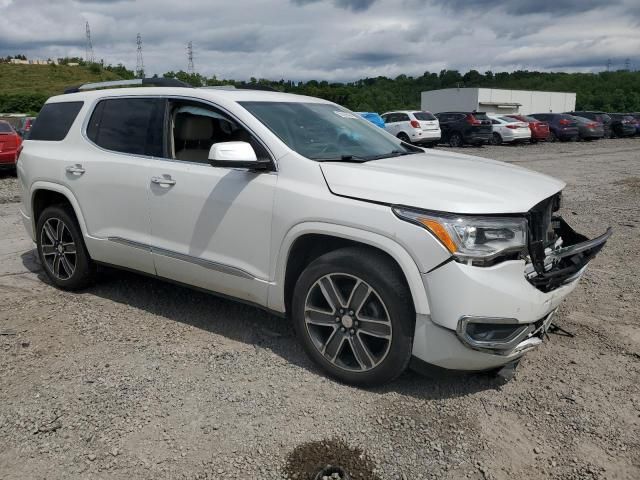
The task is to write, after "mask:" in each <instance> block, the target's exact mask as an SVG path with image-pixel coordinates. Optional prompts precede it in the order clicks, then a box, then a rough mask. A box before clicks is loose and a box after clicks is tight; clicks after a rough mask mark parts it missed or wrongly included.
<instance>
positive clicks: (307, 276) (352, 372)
mask: <svg viewBox="0 0 640 480" xmlns="http://www.w3.org/2000/svg"><path fill="white" fill-rule="evenodd" d="M369 288H370V290H369ZM332 292H333V293H332ZM345 299H347V300H345ZM351 302H353V303H351ZM363 312H365V313H363ZM292 319H293V323H294V327H295V330H296V334H297V336H298V338H299V339H300V342H301V343H302V346H303V347H304V349H305V351H306V352H307V354H308V355H309V356H310V357H311V358H312V359H313V361H314V362H315V363H316V364H318V365H319V366H320V367H321V368H322V369H323V370H324V371H325V372H327V373H328V374H329V375H330V376H332V377H333V378H335V379H337V380H339V381H341V382H344V383H348V384H351V385H358V386H374V385H382V384H384V383H387V382H390V381H392V380H394V379H395V378H397V377H398V376H399V375H400V374H401V373H402V372H403V371H404V370H405V369H406V367H407V365H408V364H409V360H410V358H411V349H412V346H413V334H414V328H415V311H414V309H413V301H412V299H411V294H410V292H409V289H408V287H407V285H406V282H405V280H404V277H403V276H402V274H401V273H400V271H399V268H398V267H397V265H395V263H394V262H393V261H392V260H391V259H389V258H387V257H386V256H384V255H383V254H380V253H377V252H375V251H372V250H369V249H367V248H359V247H349V248H343V249H340V250H336V251H333V252H330V253H327V254H325V255H323V256H321V257H319V258H318V259H316V260H314V261H313V262H312V263H311V264H310V265H309V266H308V267H307V268H306V269H305V270H304V271H303V272H302V274H301V275H300V278H299V279H298V281H297V283H296V286H295V290H294V293H293V302H292ZM367 319H369V321H368V320H367ZM372 320H377V322H375V323H374V322H373V321H372ZM368 333H373V334H375V335H369V334H368Z"/></svg>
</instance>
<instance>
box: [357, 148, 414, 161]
mask: <svg viewBox="0 0 640 480" xmlns="http://www.w3.org/2000/svg"><path fill="white" fill-rule="evenodd" d="M416 153H419V152H403V151H401V150H392V151H391V152H389V153H383V154H382V155H372V156H369V157H367V161H369V160H382V159H383V158H393V157H401V156H403V155H413V154H416Z"/></svg>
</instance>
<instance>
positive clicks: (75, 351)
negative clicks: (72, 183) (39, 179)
mask: <svg viewBox="0 0 640 480" xmlns="http://www.w3.org/2000/svg"><path fill="white" fill-rule="evenodd" d="M462 151H463V152H464V153H468V154H473V155H481V156H487V157H492V158H497V159H500V160H505V161H510V162H514V163H518V164H520V165H523V166H526V167H529V168H532V169H535V170H538V171H541V172H544V173H548V174H551V175H554V176H556V177H559V178H562V179H563V180H565V181H566V182H567V183H568V186H567V189H566V191H565V195H564V207H563V214H564V215H565V217H566V218H568V220H569V221H570V223H572V224H573V225H574V226H575V227H576V228H577V229H578V230H580V231H583V232H585V233H587V234H589V235H595V234H598V233H600V232H601V231H603V230H604V228H605V226H608V225H611V226H613V227H614V229H615V233H614V236H613V237H612V238H611V239H610V241H609V243H608V244H607V246H606V247H605V249H604V251H603V252H602V253H601V254H600V255H599V256H598V257H597V258H596V259H595V260H594V262H593V263H592V265H591V267H590V268H589V269H588V271H587V273H586V275H585V277H584V279H583V280H582V282H581V284H580V285H579V286H578V288H577V289H576V291H575V292H574V294H573V295H572V296H571V297H570V298H569V299H568V301H566V302H565V304H564V305H563V306H562V307H561V309H560V311H559V315H558V317H557V321H558V323H559V324H560V325H561V326H562V327H563V328H565V329H566V330H568V331H570V332H573V333H575V334H576V335H575V337H568V336H562V335H551V336H550V339H549V341H548V342H545V343H544V344H543V345H542V346H541V347H540V348H539V349H537V350H536V351H534V352H531V353H529V354H528V355H527V356H526V357H525V359H524V360H523V362H522V363H521V365H520V367H519V368H518V371H517V374H516V376H515V378H514V379H512V380H511V381H509V382H508V383H506V384H502V383H500V382H499V381H498V380H496V379H493V378H491V377H488V376H485V375H468V376H448V377H440V378H437V377H434V378H427V377H423V376H419V375H417V374H414V373H410V372H409V373H407V374H405V375H403V376H402V377H401V378H400V379H399V380H397V381H396V382H394V383H393V384H391V385H388V386H386V387H384V388H377V389H370V390H364V389H357V388H351V387H348V386H345V385H341V384H338V383H336V382H334V381H331V380H329V379H327V378H325V377H324V376H323V375H322V373H321V372H319V371H318V369H316V368H315V367H314V366H313V365H312V364H311V363H310V361H309V360H307V358H306V356H305V355H304V353H303V352H302V350H301V349H300V348H299V347H298V345H297V343H296V341H295V339H294V338H293V336H292V333H291V328H290V325H289V324H288V323H287V322H286V321H283V320H280V319H277V318H275V317H272V316H270V315H268V314H267V313H265V312H263V311H261V310H258V309H255V308H251V307H248V306H244V305H241V304H238V303H234V302H231V301H228V300H222V299H218V298H216V297H214V296H210V295H206V294H202V293H198V292H194V291H191V290H188V289H185V288H181V287H177V286H174V285H170V284H166V283H162V282H159V281H155V280H152V279H148V278H145V277H142V276H138V275H135V274H131V273H123V272H115V271H106V272H104V273H103V274H102V276H101V279H100V281H99V283H98V284H97V285H96V286H95V287H93V288H91V289H89V290H87V291H86V292H83V293H81V294H70V293H65V292H61V291H58V290H56V289H54V288H52V287H51V286H49V285H48V284H47V283H46V282H45V281H43V278H42V272H41V269H40V267H39V265H38V264H37V262H36V260H35V257H34V252H33V246H32V245H31V243H30V242H29V241H28V240H27V238H26V236H25V234H24V232H23V229H22V225H21V223H20V219H19V215H18V206H17V204H15V203H9V202H10V201H11V200H13V199H14V198H15V195H16V194H17V192H16V182H15V179H13V178H10V177H2V178H0V203H3V205H0V232H2V233H1V235H0V260H1V261H0V305H2V309H1V310H0V479H25V478H47V479H69V478H83V479H84V478H93V479H100V478H110V479H111V478H115V479H119V478H122V479H127V480H128V479H131V478H135V479H154V480H155V479H157V478H177V479H182V478H184V479H187V478H188V479H220V478H225V479H278V478H298V479H300V480H303V479H304V480H306V479H307V478H309V475H310V474H311V473H312V471H313V470H314V469H316V468H319V467H322V466H323V465H324V464H325V463H332V464H338V465H342V466H345V467H347V468H348V469H350V470H351V473H352V475H353V476H354V478H356V479H363V480H376V479H377V480H388V479H409V480H412V479H422V478H445V479H452V480H453V479H459V478H471V479H505V480H506V479H516V478H517V479H529V478H531V479H533V478H555V479H604V478H619V479H629V480H631V479H638V478H640V394H639V393H640V329H639V324H640V320H639V318H640V304H639V303H640V302H639V301H638V296H639V295H640V273H639V272H640V242H638V238H639V237H638V229H639V228H640V208H639V206H640V139H627V140H602V141H599V142H595V143H567V144H553V145H527V146H500V147H484V148H465V149H462Z"/></svg>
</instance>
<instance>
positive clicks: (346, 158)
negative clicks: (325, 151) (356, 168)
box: [314, 155, 369, 163]
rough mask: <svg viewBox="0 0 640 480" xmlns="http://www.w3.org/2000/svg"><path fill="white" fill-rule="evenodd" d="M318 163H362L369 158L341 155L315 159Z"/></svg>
mask: <svg viewBox="0 0 640 480" xmlns="http://www.w3.org/2000/svg"><path fill="white" fill-rule="evenodd" d="M314 160H317V161H319V162H355V163H362V162H366V161H368V160H369V157H366V158H365V157H359V156H358V155H341V156H340V157H337V158H315V159H314Z"/></svg>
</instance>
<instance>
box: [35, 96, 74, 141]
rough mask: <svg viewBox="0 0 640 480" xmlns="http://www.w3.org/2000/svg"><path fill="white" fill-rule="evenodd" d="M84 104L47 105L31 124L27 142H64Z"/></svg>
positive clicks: (63, 103) (62, 103) (60, 103)
mask: <svg viewBox="0 0 640 480" xmlns="http://www.w3.org/2000/svg"><path fill="white" fill-rule="evenodd" d="M83 103H84V102H58V103H47V104H45V105H44V107H42V110H40V113H39V114H38V117H37V118H38V121H37V122H34V123H33V127H31V132H30V134H29V140H41V141H48V142H59V141H61V140H64V139H65V137H66V136H67V134H68V133H69V129H70V128H71V125H72V124H73V122H74V120H75V119H76V117H77V116H78V112H79V111H80V109H81V108H82V105H83Z"/></svg>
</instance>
